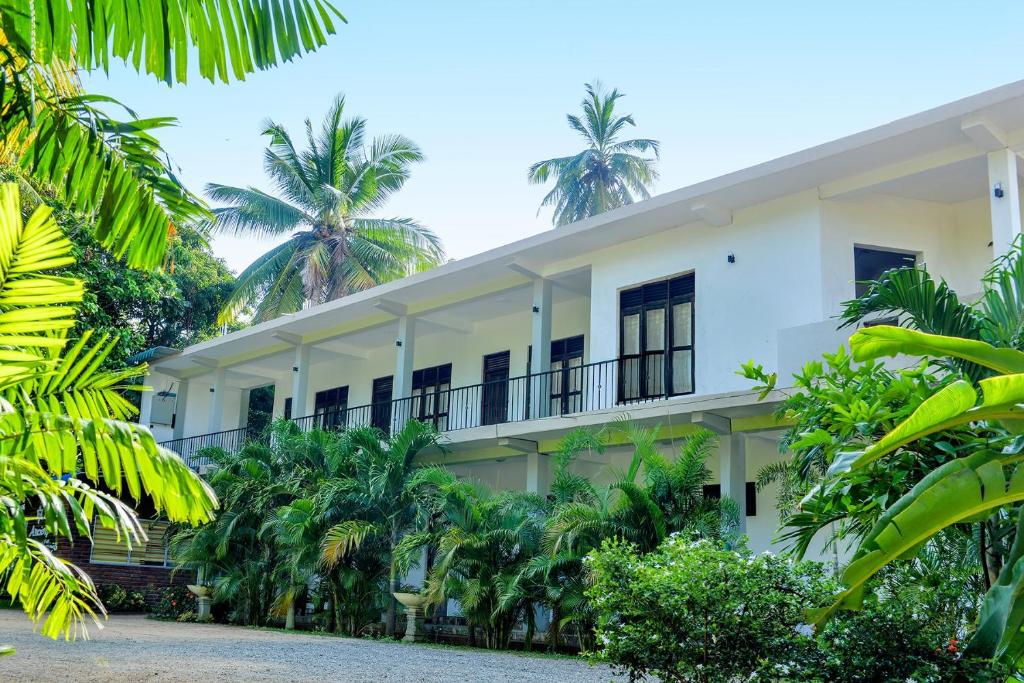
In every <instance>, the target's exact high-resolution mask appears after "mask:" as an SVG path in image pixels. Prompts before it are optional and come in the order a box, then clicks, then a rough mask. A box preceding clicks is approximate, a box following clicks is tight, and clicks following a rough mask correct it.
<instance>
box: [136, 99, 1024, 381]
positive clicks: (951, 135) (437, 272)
mask: <svg viewBox="0 0 1024 683" xmlns="http://www.w3.org/2000/svg"><path fill="white" fill-rule="evenodd" d="M971 115H976V116H980V117H983V118H984V120H985V121H986V122H988V123H991V124H992V125H994V126H995V127H998V128H999V129H1001V130H1003V131H1007V132H1009V131H1018V130H1020V129H1024V80H1021V81H1016V82H1014V83H1010V84H1007V85H1003V86H1000V87H998V88H993V89H991V90H987V91H984V92H982V93H978V94H976V95H972V96H970V97H965V98H963V99H960V100H956V101H954V102H950V103H948V104H944V105H941V106H939V107H935V108H933V109H929V110H926V111H924V112H920V113H917V114H913V115H911V116H907V117H904V118H900V119H897V120H895V121H892V122H890V123H886V124H883V125H880V126H877V127H875V128H871V129H868V130H865V131H862V132H859V133H855V134H853V135H849V136H846V137H842V138H839V139H836V140H833V141H831V142H826V143H824V144H821V145H817V146H814V147H810V148H807V149H804V150H801V151H798V152H794V153H792V154H788V155H785V156H782V157H778V158H776V159H772V160H770V161H766V162H763V163H760V164H757V165H754V166H750V167H747V168H744V169H742V170H739V171H735V172H732V173H727V174H725V175H721V176H718V177H715V178H711V179H709V180H705V181H702V182H699V183H695V184H693V185H689V186H687V187H683V188H680V189H677V190H672V191H669V192H665V193H663V194H660V195H656V196H654V197H652V198H650V199H647V200H643V201H640V202H636V203H634V204H630V205H628V206H624V207H621V208H618V209H614V210H612V211H608V212H606V213H602V214H599V215H597V216H594V217H591V218H588V219H586V220H583V221H579V222H577V223H573V224H570V225H566V226H561V227H557V228H552V229H550V230H547V231H544V232H541V233H539V234H536V235H532V236H530V237H526V238H523V239H520V240H517V241H514V242H511V243H508V244H504V245H501V246H498V247H495V248H493V249H489V250H487V251H484V252H481V253H479V254H475V255H473V256H470V257H468V258H464V259H459V260H453V261H450V262H448V263H446V264H444V265H441V266H439V267H437V268H434V269H431V270H429V271H425V272H422V273H416V274H414V275H410V276H409V277H406V278H403V279H401V280H395V281H393V282H388V283H385V284H382V285H378V286H376V287H373V288H372V289H368V290H365V291H362V292H358V293H355V294H351V295H349V296H346V297H343V298H341V299H337V300H335V301H330V302H327V303H324V304H320V305H317V306H312V307H310V308H307V309H304V310H302V311H299V312H297V313H293V314H289V315H284V316H281V317H279V318H275V319H274V320H270V321H267V322H263V323H259V324H256V325H253V326H251V327H248V328H245V329H243V330H239V331H237V332H232V333H230V334H227V335H223V336H220V337H217V338H215V339H211V340H208V341H205V342H201V343H199V344H195V345H193V346H190V347H188V348H186V349H184V350H183V351H182V352H181V353H180V354H176V355H172V356H163V357H158V358H156V359H154V360H155V363H154V364H155V365H164V364H167V365H168V366H170V365H175V366H183V365H189V364H190V363H191V359H192V358H195V357H196V356H200V357H212V358H214V359H217V358H226V357H229V356H235V355H238V354H239V353H241V354H244V353H246V352H251V351H254V350H255V349H257V348H259V347H261V346H262V347H266V346H267V345H268V344H271V343H274V342H275V339H276V338H275V334H281V333H284V334H292V335H299V336H303V335H311V334H317V333H319V332H320V331H321V330H324V329H328V330H329V331H328V332H325V333H324V334H327V335H328V336H331V335H332V333H333V336H338V335H339V334H341V333H343V332H341V331H340V330H341V328H339V327H338V325H339V324H340V323H343V322H344V321H351V322H354V321H358V320H364V321H365V324H366V325H372V324H379V323H380V322H381V321H382V320H387V314H385V313H382V311H381V310H380V308H378V307H377V306H376V305H375V304H376V303H377V302H379V301H381V300H388V301H392V302H398V303H400V304H402V305H405V306H407V307H408V309H409V312H410V313H416V312H418V311H419V310H420V309H419V307H421V306H429V305H430V302H437V301H438V300H444V298H445V297H446V296H447V297H451V295H452V293H453V292H460V291H466V292H470V293H471V292H474V291H479V292H485V291H486V290H487V288H488V286H490V287H493V288H495V290H497V289H500V288H502V287H505V288H509V287H514V286H516V285H517V283H518V284H526V283H528V282H529V277H528V276H527V275H524V274H522V269H526V270H532V271H533V272H536V273H538V274H541V275H548V274H549V273H546V272H545V268H546V267H547V266H548V265H549V264H555V263H557V262H560V261H564V260H566V259H569V258H571V257H573V256H575V255H577V254H580V253H585V252H588V251H594V250H597V249H602V248H605V247H608V246H611V245H614V244H617V243H620V242H624V241H628V240H632V239H637V238H640V237H644V236H647V235H651V234H655V233H658V232H662V231H665V230H669V229H672V228H676V227H680V226H683V225H687V224H689V223H693V222H696V221H699V220H701V213H700V212H699V211H698V210H695V207H696V208H697V209H699V208H700V207H701V205H704V206H710V207H716V208H719V209H722V210H735V209H742V208H745V207H749V206H754V205H757V204H760V203H763V202H766V201H769V200H771V199H775V198H778V197H783V196H786V195H789V194H793V193H796V192H801V191H805V190H809V189H812V188H815V187H820V186H821V185H823V184H826V183H830V182H834V181H836V180H839V179H842V178H848V177H850V176H854V175H857V174H861V173H865V172H868V171H872V170H875V169H878V168H881V167H885V166H889V165H892V164H896V163H899V162H903V161H906V160H907V159H911V158H915V157H920V156H922V155H927V154H930V153H935V152H937V151H940V150H943V149H947V148H949V147H951V146H957V145H964V144H965V143H968V142H969V139H968V138H967V136H966V135H965V134H964V132H963V130H962V128H961V123H962V121H963V119H964V118H965V117H967V116H971ZM1014 141H1015V142H1020V143H1024V138H1022V139H1020V140H1016V139H1015V140H1014ZM983 153H984V150H981V149H980V148H979V150H978V154H979V155H980V154H983ZM510 264H516V265H517V266H518V268H519V270H518V271H517V270H515V269H513V268H509V267H508V266H509V265H510ZM470 295H471V294H470ZM455 300H458V299H455ZM381 316H383V318H382V317H381ZM391 317H393V316H391ZM332 331H333V332H332ZM227 347H231V348H230V350H229V349H228V348H227Z"/></svg>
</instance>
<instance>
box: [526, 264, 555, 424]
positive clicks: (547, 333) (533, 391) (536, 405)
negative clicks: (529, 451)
mask: <svg viewBox="0 0 1024 683" xmlns="http://www.w3.org/2000/svg"><path fill="white" fill-rule="evenodd" d="M532 321H533V322H532V330H531V332H532V334H531V340H532V343H533V347H532V349H531V352H530V371H531V373H532V374H533V377H531V379H530V413H531V414H530V417H533V418H536V417H545V416H547V415H548V414H549V412H550V409H551V406H550V396H551V377H550V375H547V374H545V373H547V372H548V371H549V370H550V369H551V280H545V279H544V278H539V279H537V280H534V281H533V318H532Z"/></svg>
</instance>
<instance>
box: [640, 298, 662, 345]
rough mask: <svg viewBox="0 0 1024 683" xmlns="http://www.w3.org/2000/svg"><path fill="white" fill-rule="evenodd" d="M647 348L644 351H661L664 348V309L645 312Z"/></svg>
mask: <svg viewBox="0 0 1024 683" xmlns="http://www.w3.org/2000/svg"><path fill="white" fill-rule="evenodd" d="M645 318H646V322H647V340H646V341H647V348H645V349H644V351H662V350H664V348H665V309H664V308H655V309H653V310H650V311H646V315H645Z"/></svg>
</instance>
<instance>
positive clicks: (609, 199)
mask: <svg viewBox="0 0 1024 683" xmlns="http://www.w3.org/2000/svg"><path fill="white" fill-rule="evenodd" d="M586 90H587V95H586V97H584V98H583V102H582V103H581V106H582V108H583V116H582V118H581V117H579V116H577V115H575V114H569V115H567V117H566V118H567V120H568V121H569V127H570V128H572V129H573V130H574V131H576V132H577V133H579V134H580V135H582V136H583V139H584V141H585V142H586V144H587V147H586V149H584V150H583V151H582V152H580V153H578V154H575V155H572V156H567V157H556V158H554V159H546V160H544V161H538V162H537V163H535V164H533V165H532V166H530V169H529V180H530V182H531V183H534V184H543V183H546V182H547V181H548V180H549V179H550V178H554V179H555V187H554V188H553V189H552V190H551V191H550V192H549V193H548V194H547V195H546V196H545V197H544V199H543V201H542V202H541V206H542V207H544V206H552V207H554V215H553V217H552V220H553V221H554V224H555V225H566V224H568V223H574V222H576V221H579V220H583V219H584V218H589V217H590V216H594V215H597V214H599V213H602V212H604V211H608V210H609V209H614V208H617V207H620V206H625V205H626V204H632V203H633V202H634V201H636V198H637V197H639V198H641V199H647V198H648V197H650V196H651V193H650V189H649V186H650V185H651V183H653V182H654V181H655V180H657V178H658V172H657V170H656V168H655V164H656V162H657V160H658V158H659V143H658V141H657V140H651V139H648V138H632V139H627V140H623V139H621V136H622V134H623V132H624V131H625V129H626V127H627V126H635V125H636V122H635V121H634V120H633V117H632V115H630V114H626V115H623V116H619V115H617V114H616V113H615V103H616V102H617V101H618V100H619V99H620V98H621V97H622V96H623V94H622V93H621V92H619V91H618V89H613V90H612V91H611V92H605V90H604V89H603V88H602V87H601V84H600V83H594V84H593V85H591V84H590V83H587V84H586Z"/></svg>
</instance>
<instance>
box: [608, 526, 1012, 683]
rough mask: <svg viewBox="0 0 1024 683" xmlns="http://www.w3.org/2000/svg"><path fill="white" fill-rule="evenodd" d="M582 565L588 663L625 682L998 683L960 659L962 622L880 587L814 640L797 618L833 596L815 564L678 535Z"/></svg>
mask: <svg viewBox="0 0 1024 683" xmlns="http://www.w3.org/2000/svg"><path fill="white" fill-rule="evenodd" d="M588 565H589V567H590V570H591V574H592V578H593V584H592V587H591V588H590V590H589V591H588V595H589V597H590V599H591V601H592V604H593V605H594V607H595V609H596V611H597V631H596V634H597V642H598V643H599V644H601V647H602V649H601V650H600V651H599V652H596V653H592V654H591V656H592V658H593V659H595V660H597V661H603V662H607V663H610V664H611V665H612V666H613V667H614V668H615V669H617V670H618V671H620V672H624V673H627V674H629V676H630V680H633V681H635V680H638V679H640V678H642V677H644V676H657V677H658V678H660V679H661V680H664V681H697V682H699V683H704V682H708V683H710V682H712V681H722V682H726V681H740V680H742V681H747V680H760V681H779V680H784V681H804V682H808V683H810V682H819V681H821V682H824V681H828V682H829V683H831V682H836V683H855V682H857V683H860V682H865V683H866V682H868V681H915V682H917V683H925V682H927V681H950V680H957V681H989V680H996V679H995V678H994V672H993V671H992V669H991V668H990V667H989V666H988V664H987V663H986V662H980V661H967V660H964V659H962V658H961V656H960V652H959V646H958V639H959V638H960V637H961V634H962V633H963V630H964V624H963V623H962V622H963V620H962V619H959V620H958V618H957V617H956V616H955V611H952V610H951V611H950V614H945V613H943V612H942V608H941V603H940V602H937V601H935V600H934V599H932V594H931V592H928V591H922V590H920V587H918V586H911V587H910V588H908V589H907V590H906V591H901V592H898V593H897V592H894V591H893V590H892V588H891V586H889V587H885V586H879V587H878V590H876V591H874V592H871V593H870V594H869V596H868V598H867V599H866V601H865V609H864V610H863V611H860V612H841V613H840V614H838V615H837V616H836V617H835V618H833V619H832V620H830V621H829V622H828V623H827V624H826V625H825V626H824V628H823V629H822V630H821V632H820V633H819V634H814V633H813V632H812V630H811V629H810V628H809V627H808V626H806V625H805V624H804V623H803V621H804V610H805V609H806V608H808V607H814V606H817V605H819V604H821V603H822V601H824V600H827V599H828V597H829V596H830V595H831V594H832V592H833V591H834V589H835V585H834V582H833V581H832V580H831V579H830V578H829V577H828V576H827V575H826V572H825V570H824V568H823V566H822V565H820V564H818V563H812V562H801V563H793V562H790V561H788V560H786V559H783V558H780V557H775V556H773V555H770V554H767V553H766V554H762V555H751V554H749V553H745V552H735V551H732V550H724V549H722V548H720V547H718V546H716V545H715V544H713V543H712V542H710V541H706V540H702V541H696V542H688V541H686V540H684V539H683V538H681V537H678V536H677V537H673V538H670V539H669V540H667V541H666V542H665V543H663V544H662V545H661V546H659V547H658V548H657V549H656V550H655V551H654V552H652V553H649V554H647V555H640V554H638V553H637V552H636V551H635V549H634V548H633V547H632V546H630V545H628V544H625V543H622V542H617V541H605V543H604V544H603V545H602V547H601V550H600V551H598V552H596V553H594V554H593V555H592V556H591V557H590V559H589V561H588ZM880 596H884V599H883V598H882V597H880Z"/></svg>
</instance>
